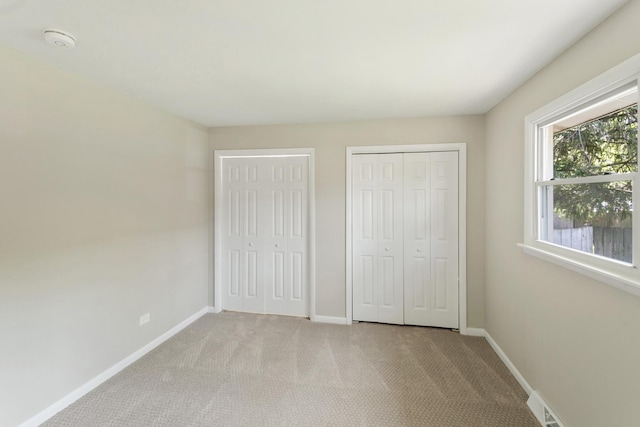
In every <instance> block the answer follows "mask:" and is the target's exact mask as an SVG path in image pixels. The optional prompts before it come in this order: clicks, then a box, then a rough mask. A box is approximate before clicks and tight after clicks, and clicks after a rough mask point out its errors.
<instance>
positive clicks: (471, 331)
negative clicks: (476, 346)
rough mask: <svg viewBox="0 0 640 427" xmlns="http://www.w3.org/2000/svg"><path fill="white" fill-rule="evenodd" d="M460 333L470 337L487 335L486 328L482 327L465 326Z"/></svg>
mask: <svg viewBox="0 0 640 427" xmlns="http://www.w3.org/2000/svg"><path fill="white" fill-rule="evenodd" d="M460 333H461V334H462V335H467V336H470V337H484V336H485V335H486V332H485V331H484V329H481V328H463V329H460Z"/></svg>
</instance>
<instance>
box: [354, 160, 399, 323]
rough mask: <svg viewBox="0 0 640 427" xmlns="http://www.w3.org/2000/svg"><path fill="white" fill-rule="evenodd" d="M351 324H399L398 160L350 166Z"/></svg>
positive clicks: (367, 161) (357, 163) (367, 162)
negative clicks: (365, 322) (351, 168)
mask: <svg viewBox="0 0 640 427" xmlns="http://www.w3.org/2000/svg"><path fill="white" fill-rule="evenodd" d="M352 167H353V175H352V176H353V181H352V190H353V191H352V196H353V197H352V204H353V206H352V209H353V210H352V212H353V318H354V320H364V321H375V322H383V323H397V324H402V323H403V271H402V269H403V245H402V240H403V232H402V221H403V217H402V211H403V204H402V197H403V187H402V181H403V173H402V167H403V165H402V154H370V155H357V156H354V158H353V161H352Z"/></svg>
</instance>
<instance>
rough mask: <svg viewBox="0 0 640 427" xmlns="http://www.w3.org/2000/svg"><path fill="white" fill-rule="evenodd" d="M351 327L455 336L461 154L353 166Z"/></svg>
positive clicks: (366, 160)
mask: <svg viewBox="0 0 640 427" xmlns="http://www.w3.org/2000/svg"><path fill="white" fill-rule="evenodd" d="M351 229H352V244H353V245H352V250H353V252H352V271H353V277H352V278H353V281H352V283H353V319H354V320H362V321H373V322H382V323H398V324H410V325H423V326H438V327H447V328H458V153H457V152H429V153H404V154H403V153H393V154H361V155H354V156H353V158H352V228H351Z"/></svg>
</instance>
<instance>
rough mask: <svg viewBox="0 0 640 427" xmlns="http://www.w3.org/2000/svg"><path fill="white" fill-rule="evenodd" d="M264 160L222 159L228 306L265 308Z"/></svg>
mask: <svg viewBox="0 0 640 427" xmlns="http://www.w3.org/2000/svg"><path fill="white" fill-rule="evenodd" d="M262 160H263V159H261V158H259V157H254V158H231V159H225V160H224V163H223V180H224V181H223V188H224V191H225V200H224V201H225V209H224V219H223V229H224V233H225V236H224V240H223V253H222V265H223V266H224V270H223V272H222V280H223V289H222V292H223V304H224V305H223V308H224V309H226V310H232V311H247V312H252V313H262V312H264V293H263V288H264V286H263V285H262V282H263V280H262V278H263V277H264V253H263V252H264V251H263V248H262V246H263V242H262V240H263V237H264V236H263V234H264V232H263V230H264V229H265V224H264V215H261V214H262V212H261V211H263V210H264V209H263V208H262V206H260V202H261V200H260V194H261V193H263V192H264V189H263V188H262V187H263V183H264V181H265V178H266V176H265V172H266V169H265V167H264V164H262V163H263V162H262Z"/></svg>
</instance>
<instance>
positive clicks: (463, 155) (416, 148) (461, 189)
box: [345, 143, 470, 335]
mask: <svg viewBox="0 0 640 427" xmlns="http://www.w3.org/2000/svg"><path fill="white" fill-rule="evenodd" d="M437 151H457V152H458V209H459V213H458V215H459V217H458V221H459V222H458V274H459V278H458V280H459V285H458V316H459V325H460V332H461V333H462V334H464V335H467V334H469V332H470V331H468V329H469V328H468V327H467V144H466V143H447V144H413V145H373V146H354V147H347V153H346V155H347V159H346V160H347V171H346V172H347V173H346V182H345V187H346V195H347V197H346V207H345V208H346V209H345V210H346V230H347V236H346V252H345V255H346V278H345V279H346V295H345V299H346V307H345V311H346V317H347V319H346V322H347V324H349V325H350V324H351V323H353V266H352V262H353V258H352V253H353V242H352V227H353V218H352V212H351V204H352V194H351V181H352V167H351V162H352V156H353V155H354V154H383V153H428V152H437Z"/></svg>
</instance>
